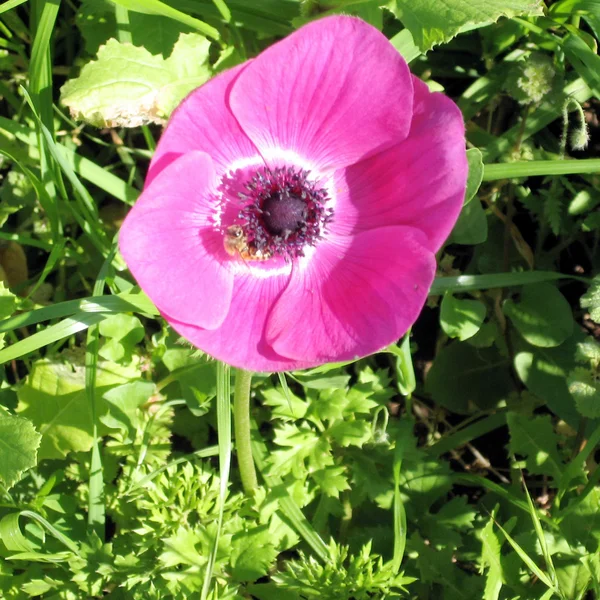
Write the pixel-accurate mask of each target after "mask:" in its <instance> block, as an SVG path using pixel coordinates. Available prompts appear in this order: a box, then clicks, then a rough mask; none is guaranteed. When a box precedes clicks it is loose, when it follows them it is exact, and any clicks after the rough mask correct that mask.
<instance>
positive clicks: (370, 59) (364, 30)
mask: <svg viewBox="0 0 600 600" xmlns="http://www.w3.org/2000/svg"><path fill="white" fill-rule="evenodd" d="M230 102H231V109H232V111H233V113H234V115H235V116H236V117H237V119H238V121H239V122H240V124H241V126H242V128H243V129H244V131H245V132H246V133H247V134H248V136H249V137H250V138H251V139H252V141H253V142H254V143H255V144H256V146H257V147H258V148H259V150H260V151H261V154H262V155H263V157H265V160H266V161H267V162H270V161H272V160H276V159H277V158H278V155H279V154H280V151H281V150H283V151H288V152H292V153H295V154H297V155H298V156H299V157H301V158H302V159H304V160H306V161H308V162H309V163H310V164H312V165H313V166H314V167H316V168H317V169H321V170H325V169H329V168H337V167H342V166H346V165H350V164H352V163H354V162H356V161H357V160H359V159H361V158H363V157H365V156H367V155H371V154H373V153H375V152H378V151H380V150H382V149H384V148H387V147H389V146H390V145H392V144H395V143H397V142H398V141H399V140H402V139H404V138H405V137H406V135H407V134H408V130H409V127H410V121H411V116H412V102H413V90H412V81H411V75H410V72H409V70H408V67H407V65H406V63H405V62H404V59H403V58H402V57H401V56H400V54H399V53H398V51H397V50H396V49H395V48H394V47H393V46H392V45H391V44H390V43H389V41H388V40H387V39H386V38H385V36H384V35H383V34H381V33H380V32H379V31H377V30H376V29H375V28H374V27H372V26H371V25H368V24H367V23H365V22H364V21H361V20H360V19H356V18H353V17H345V16H334V17H328V18H324V19H321V20H319V21H315V22H313V23H310V24H309V25H306V26H304V27H302V28H301V29H299V30H298V31H297V32H295V33H293V34H292V35H290V36H289V37H287V38H286V39H284V40H283V41H281V42H279V43H277V44H275V45H273V46H271V47H270V48H268V49H267V50H265V51H264V52H263V53H262V54H260V56H258V58H256V59H255V60H254V61H253V62H252V63H251V64H250V65H248V66H247V67H246V68H245V69H244V71H243V72H242V73H240V75H239V77H238V78H237V80H236V81H235V83H234V85H233V88H232V90H231V96H230Z"/></svg>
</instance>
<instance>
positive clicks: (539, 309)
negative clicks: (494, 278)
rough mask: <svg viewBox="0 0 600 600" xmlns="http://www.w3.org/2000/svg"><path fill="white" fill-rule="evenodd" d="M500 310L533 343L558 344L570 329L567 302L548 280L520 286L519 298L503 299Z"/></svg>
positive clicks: (571, 316) (570, 316)
mask: <svg viewBox="0 0 600 600" xmlns="http://www.w3.org/2000/svg"><path fill="white" fill-rule="evenodd" d="M503 310H504V314H506V316H508V317H509V318H510V320H511V321H512V323H513V325H514V326H515V328H516V329H517V331H518V332H519V333H520V334H521V335H522V336H523V338H525V340H527V341H528V342H529V343H530V344H532V345H533V346H539V347H541V348H552V347H555V346H559V345H560V344H562V343H563V342H564V341H565V340H566V339H567V338H569V337H570V336H571V334H572V333H573V323H574V322H573V314H572V312H571V306H570V305H569V303H568V302H567V300H566V299H565V297H564V296H563V295H562V294H561V293H560V292H559V291H558V290H557V289H556V288H555V287H554V286H553V285H551V284H549V283H536V284H535V285H526V286H523V288H522V290H521V298H520V300H519V302H514V301H512V300H507V301H506V302H505V303H504V306H503Z"/></svg>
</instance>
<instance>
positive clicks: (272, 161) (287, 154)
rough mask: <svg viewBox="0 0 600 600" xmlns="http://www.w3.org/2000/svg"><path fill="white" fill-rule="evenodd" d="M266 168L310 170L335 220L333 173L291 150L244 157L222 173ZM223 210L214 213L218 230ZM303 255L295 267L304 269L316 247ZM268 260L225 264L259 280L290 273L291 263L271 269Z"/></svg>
mask: <svg viewBox="0 0 600 600" xmlns="http://www.w3.org/2000/svg"><path fill="white" fill-rule="evenodd" d="M265 164H267V166H273V167H274V166H292V167H295V168H298V169H303V170H305V171H309V172H310V175H309V179H311V180H312V181H318V182H319V186H320V187H322V188H324V189H325V190H327V197H328V201H327V204H326V208H327V209H332V210H333V214H334V217H333V218H334V219H335V205H336V195H335V188H334V185H333V177H332V174H325V173H322V172H320V171H319V170H318V169H316V168H315V166H314V164H312V163H311V162H310V161H308V160H306V159H304V158H303V157H302V156H300V155H299V154H297V153H296V152H294V151H293V150H284V149H282V148H271V149H269V150H268V151H266V152H264V153H263V155H262V156H261V155H255V156H248V157H245V158H239V159H237V160H235V161H234V162H232V163H231V164H230V165H229V167H228V168H227V170H226V171H225V173H235V172H236V171H238V170H240V169H247V168H248V167H253V166H256V167H257V168H258V167H264V166H265ZM220 199H221V200H222V201H223V202H231V198H226V197H224V195H223V194H220ZM222 218H223V210H222V209H219V211H218V212H217V214H215V219H214V221H215V225H216V226H217V227H218V228H222V227H223V226H224V225H225V224H224V223H223V222H222ZM321 235H322V237H323V238H326V237H327V232H326V231H323V232H322V234H321ZM303 250H304V256H301V257H298V258H296V259H294V260H295V262H296V265H297V267H299V268H300V269H304V268H305V267H306V266H308V264H309V263H310V261H311V260H312V257H313V256H314V254H315V252H316V247H315V246H306V247H305V248H304V249H303ZM269 262H271V261H264V262H262V261H244V260H242V259H240V260H239V261H238V260H231V261H229V262H228V267H229V268H231V269H232V270H233V272H234V273H235V274H248V273H250V274H251V275H252V276H253V277H258V278H260V279H267V278H269V277H277V276H279V275H288V274H290V273H291V269H292V265H291V263H284V264H281V265H277V266H274V265H273V264H271V265H269V264H268V263H269Z"/></svg>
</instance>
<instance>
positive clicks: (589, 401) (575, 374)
mask: <svg viewBox="0 0 600 600" xmlns="http://www.w3.org/2000/svg"><path fill="white" fill-rule="evenodd" d="M567 384H568V385H569V392H571V396H573V398H574V399H575V405H576V406H577V410H578V411H579V412H580V413H581V415H582V416H584V417H587V418H589V419H597V418H598V417H600V381H599V380H598V376H597V375H596V374H594V373H592V372H591V371H590V370H589V369H584V368H583V367H577V368H576V369H573V370H572V371H571V372H570V373H569V377H568V379H567Z"/></svg>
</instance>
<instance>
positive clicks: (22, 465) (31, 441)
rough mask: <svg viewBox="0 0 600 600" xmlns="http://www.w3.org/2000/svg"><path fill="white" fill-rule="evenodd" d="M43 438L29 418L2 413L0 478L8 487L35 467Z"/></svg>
mask: <svg viewBox="0 0 600 600" xmlns="http://www.w3.org/2000/svg"><path fill="white" fill-rule="evenodd" d="M41 439H42V436H41V435H40V434H39V433H38V432H37V431H36V430H35V427H34V426H33V424H32V423H31V421H29V420H28V419H23V418H21V417H16V416H13V415H9V414H0V480H1V481H2V483H3V485H4V486H5V487H6V488H10V487H12V486H13V485H14V484H15V483H16V482H17V481H18V480H19V479H20V478H21V474H22V473H23V472H24V471H26V470H27V469H31V468H32V467H35V465H36V464H37V450H38V448H39V446H40V441H41Z"/></svg>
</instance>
